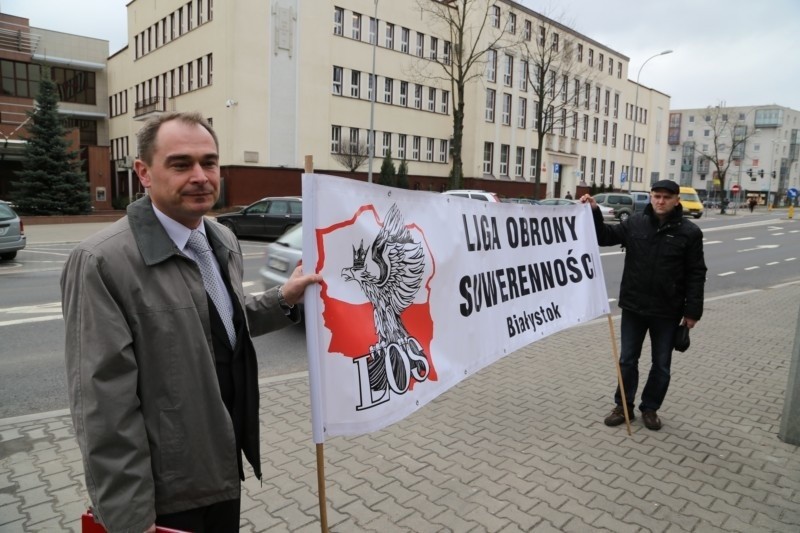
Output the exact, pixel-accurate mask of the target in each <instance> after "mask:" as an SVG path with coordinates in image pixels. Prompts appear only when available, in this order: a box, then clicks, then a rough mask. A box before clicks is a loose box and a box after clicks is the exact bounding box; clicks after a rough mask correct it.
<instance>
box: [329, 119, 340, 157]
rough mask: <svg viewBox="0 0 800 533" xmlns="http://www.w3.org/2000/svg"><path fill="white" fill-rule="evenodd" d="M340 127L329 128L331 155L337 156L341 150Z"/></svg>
mask: <svg viewBox="0 0 800 533" xmlns="http://www.w3.org/2000/svg"><path fill="white" fill-rule="evenodd" d="M341 142H342V127H341V126H331V153H332V154H338V153H339V151H340V150H341Z"/></svg>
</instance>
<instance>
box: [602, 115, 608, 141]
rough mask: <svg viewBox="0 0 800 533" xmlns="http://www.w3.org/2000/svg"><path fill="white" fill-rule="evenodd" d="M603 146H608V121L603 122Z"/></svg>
mask: <svg viewBox="0 0 800 533" xmlns="http://www.w3.org/2000/svg"><path fill="white" fill-rule="evenodd" d="M603 144H604V145H606V144H608V121H607V120H604V121H603Z"/></svg>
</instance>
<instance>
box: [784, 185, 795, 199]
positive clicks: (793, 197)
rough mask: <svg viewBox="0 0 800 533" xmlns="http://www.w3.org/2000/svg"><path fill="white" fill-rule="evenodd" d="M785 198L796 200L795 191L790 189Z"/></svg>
mask: <svg viewBox="0 0 800 533" xmlns="http://www.w3.org/2000/svg"><path fill="white" fill-rule="evenodd" d="M786 196H788V197H789V198H790V199H791V200H794V199H795V198H797V189H795V188H794V187H791V188H790V189H789V190H787V191H786Z"/></svg>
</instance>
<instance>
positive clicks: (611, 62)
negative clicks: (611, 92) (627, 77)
mask: <svg viewBox="0 0 800 533" xmlns="http://www.w3.org/2000/svg"><path fill="white" fill-rule="evenodd" d="M608 75H609V76H613V75H614V60H613V59H611V58H610V57H609V58H608Z"/></svg>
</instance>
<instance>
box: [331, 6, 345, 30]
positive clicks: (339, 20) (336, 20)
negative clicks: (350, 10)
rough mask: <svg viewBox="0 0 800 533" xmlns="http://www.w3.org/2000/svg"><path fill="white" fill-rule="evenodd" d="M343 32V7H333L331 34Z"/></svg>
mask: <svg viewBox="0 0 800 533" xmlns="http://www.w3.org/2000/svg"><path fill="white" fill-rule="evenodd" d="M343 33H344V9H342V8H341V7H335V8H333V34H334V35H342V34H343Z"/></svg>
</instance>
